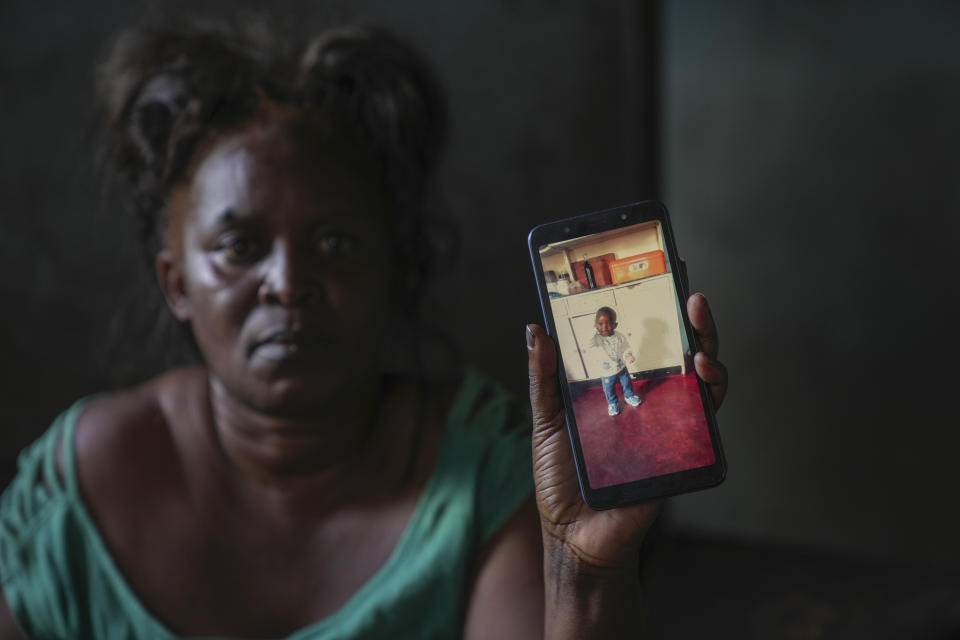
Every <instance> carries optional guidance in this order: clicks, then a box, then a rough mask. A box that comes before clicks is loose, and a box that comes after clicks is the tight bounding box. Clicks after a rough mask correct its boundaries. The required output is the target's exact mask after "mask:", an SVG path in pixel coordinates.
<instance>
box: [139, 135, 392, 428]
mask: <svg viewBox="0 0 960 640" xmlns="http://www.w3.org/2000/svg"><path fill="white" fill-rule="evenodd" d="M358 166H360V163H359V162H343V161H340V162H338V159H337V158H335V157H333V156H332V154H329V153H328V154H326V155H324V154H322V153H319V152H317V151H312V152H311V151H308V150H304V149H302V148H300V145H298V144H297V143H296V142H294V141H291V140H290V138H289V136H287V135H284V134H281V133H268V132H265V131H263V130H253V131H249V132H245V133H240V134H236V135H232V136H227V137H225V138H224V139H222V140H220V141H219V142H218V143H217V144H215V146H214V147H213V148H212V149H211V150H210V151H209V152H208V153H207V154H206V156H204V157H203V158H202V160H201V161H200V163H199V164H198V166H197V168H196V170H195V171H194V172H193V174H192V179H190V180H189V182H188V183H187V184H184V185H183V187H182V189H181V190H180V191H179V192H178V193H176V194H175V196H174V199H173V202H174V204H173V216H172V218H173V221H174V222H173V224H172V228H171V234H170V238H169V242H168V244H169V246H168V248H167V249H166V250H165V251H163V252H162V253H161V256H160V257H159V258H158V271H159V273H160V277H161V281H162V282H163V284H164V288H165V290H166V291H167V295H168V299H169V301H170V304H171V307H172V308H173V310H174V313H175V314H176V315H177V316H178V317H179V318H180V319H181V320H184V321H187V322H189V323H190V326H191V328H192V330H193V334H194V336H195V338H196V341H197V344H198V346H199V347H200V351H201V353H202V355H203V357H204V359H205V361H206V363H207V365H208V367H209V368H210V369H211V371H212V372H213V374H214V375H215V376H216V377H218V378H219V379H220V380H221V382H222V383H223V385H224V386H225V387H226V389H227V391H228V392H230V393H231V395H233V396H234V397H237V398H239V399H241V400H242V401H243V402H245V403H247V404H249V405H251V406H253V407H255V408H257V409H259V410H262V411H266V412H268V413H274V414H278V415H286V414H289V415H299V414H302V413H304V412H307V413H309V412H310V411H311V410H312V409H315V408H318V407H320V406H322V404H323V403H324V402H326V401H328V400H329V399H330V398H337V397H345V398H346V397H355V395H356V394H355V393H346V394H345V393H344V392H345V391H349V390H354V391H356V390H358V389H362V388H370V386H369V384H368V381H369V380H370V378H371V377H372V376H375V375H376V374H377V366H378V358H379V354H380V343H381V340H382V339H383V334H384V329H385V326H386V317H387V315H388V312H389V307H390V299H391V291H392V289H393V278H392V277H391V275H390V274H391V270H390V249H389V243H388V240H387V232H386V226H385V224H384V220H385V216H386V208H387V206H386V204H385V201H384V199H383V198H382V197H381V195H380V193H379V190H378V189H377V188H376V185H375V182H374V181H373V179H372V178H371V177H369V176H371V175H372V172H371V171H363V170H360V169H357V168H355V167H358ZM165 265H166V266H165Z"/></svg>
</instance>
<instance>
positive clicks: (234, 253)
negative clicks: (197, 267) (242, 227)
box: [217, 236, 257, 262]
mask: <svg viewBox="0 0 960 640" xmlns="http://www.w3.org/2000/svg"><path fill="white" fill-rule="evenodd" d="M217 249H218V250H220V251H221V252H223V254H224V255H226V257H227V259H228V260H230V261H232V262H248V261H250V260H252V259H253V258H254V257H255V256H256V255H257V243H256V242H255V241H254V240H252V239H250V238H245V237H242V236H240V237H227V238H224V239H223V240H222V241H221V242H220V244H219V245H218V246H217Z"/></svg>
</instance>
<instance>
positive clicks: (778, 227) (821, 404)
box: [663, 1, 960, 569]
mask: <svg viewBox="0 0 960 640" xmlns="http://www.w3.org/2000/svg"><path fill="white" fill-rule="evenodd" d="M665 7H666V9H665V14H666V15H665V25H666V27H665V32H664V35H665V42H666V45H665V61H666V66H665V72H664V77H665V79H666V81H665V85H664V105H665V106H664V114H665V120H664V132H665V141H664V156H663V160H664V173H665V175H666V177H667V180H666V184H665V196H664V197H665V198H666V201H667V202H668V203H669V204H670V206H671V207H672V210H673V211H674V213H675V215H676V226H677V237H678V239H679V243H680V251H681V252H682V253H685V254H686V256H687V259H688V260H689V263H690V264H689V268H690V273H691V276H690V277H691V281H692V285H693V286H694V287H695V288H699V289H702V290H703V291H704V292H706V293H707V294H708V296H709V297H710V299H711V302H712V303H713V308H714V310H715V312H716V314H717V316H718V318H719V322H720V326H721V329H722V337H721V341H722V346H721V355H722V356H723V359H724V360H725V361H726V363H727V364H728V365H729V367H730V369H731V371H732V374H731V377H732V382H731V385H732V386H731V392H730V397H729V402H728V404H727V406H725V407H724V408H723V411H722V412H721V415H720V426H721V430H722V432H723V436H724V439H725V444H726V447H727V453H728V456H729V465H730V474H729V479H728V482H727V483H726V485H725V486H724V487H723V488H721V489H720V490H718V491H711V492H706V493H703V494H700V495H696V496H689V497H684V498H681V499H679V500H676V501H675V502H674V504H673V511H672V512H671V513H670V516H671V517H672V522H673V523H674V525H675V526H678V527H687V526H691V527H702V528H703V529H706V530H710V531H713V532H717V531H724V532H727V533H729V534H733V535H737V536H744V537H748V538H754V539H757V538H759V539H765V540H768V541H770V540H776V541H779V542H781V543H794V544H801V545H809V546H816V547H822V548H829V549H835V550H842V551H846V552H851V553H855V554H864V555H866V556H872V557H883V558H885V559H890V560H895V561H896V562H902V563H916V564H922V565H925V566H937V567H952V568H954V569H956V568H958V567H960V546H958V545H957V544H956V541H957V540H958V539H960V509H958V508H957V507H958V504H960V482H958V481H957V475H956V469H957V452H958V450H960V429H958V425H960V412H958V410H957V405H956V401H955V398H956V397H957V392H956V377H955V371H956V367H955V364H954V362H955V358H956V353H957V347H956V334H957V332H956V315H955V314H956V312H955V311H953V310H952V309H954V308H955V307H956V304H954V299H955V297H956V296H957V292H958V286H957V285H958V275H960V269H958V266H957V263H956V255H957V252H956V242H957V240H958V230H960V215H958V214H960V186H958V185H960V156H958V150H960V120H958V118H957V114H958V113H960V38H958V34H960V7H958V5H956V4H955V3H933V2H918V3H911V2H899V3H889V2H888V3H883V2H881V3H823V2H817V3H788V2H774V3H769V2H753V3H748V2H737V3H711V2H707V1H696V2H677V3H667V4H666V5H665Z"/></svg>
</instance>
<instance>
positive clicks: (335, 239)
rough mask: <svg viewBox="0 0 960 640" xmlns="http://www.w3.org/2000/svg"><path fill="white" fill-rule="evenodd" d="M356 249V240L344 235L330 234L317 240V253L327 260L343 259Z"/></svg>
mask: <svg viewBox="0 0 960 640" xmlns="http://www.w3.org/2000/svg"><path fill="white" fill-rule="evenodd" d="M356 248H357V240H356V238H353V237H351V236H348V235H344V234H342V233H329V234H326V235H322V236H320V237H319V238H318V239H317V251H318V252H319V253H320V254H321V255H323V256H324V257H327V258H342V257H344V256H346V255H348V254H350V253H352V252H353V251H355V250H356Z"/></svg>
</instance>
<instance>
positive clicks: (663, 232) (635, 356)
mask: <svg viewBox="0 0 960 640" xmlns="http://www.w3.org/2000/svg"><path fill="white" fill-rule="evenodd" d="M528 244H529V247H530V258H531V260H532V261H533V270H534V273H535V275H536V279H537V289H538V291H539V293H540V304H541V306H542V307H543V316H544V319H545V321H546V327H547V332H548V333H549V334H550V336H551V337H552V338H553V339H554V341H555V342H556V344H557V352H558V355H559V362H558V364H559V367H558V373H559V378H560V387H561V390H562V393H563V401H564V406H565V410H566V420H567V429H568V431H569V433H570V443H571V445H572V447H573V453H574V458H575V460H576V465H577V474H578V476H579V479H580V490H581V492H582V494H583V499H584V502H586V503H587V505H588V506H590V507H592V508H594V509H609V508H612V507H617V506H621V505H625V504H630V503H634V502H640V501H643V500H649V499H651V498H656V497H663V496H668V495H674V494H678V493H685V492H689V491H696V490H698V489H705V488H707V487H712V486H715V485H717V484H719V483H720V482H722V481H723V479H724V477H725V475H726V462H725V460H724V456H723V449H722V447H721V445H720V437H719V434H718V431H717V421H716V417H715V415H714V410H713V401H712V399H711V397H710V394H709V390H708V389H707V385H706V383H704V382H703V380H701V379H700V378H699V376H697V374H696V371H694V367H693V355H694V354H695V353H696V352H697V351H698V350H699V346H698V342H697V337H696V334H695V333H694V331H693V328H692V327H691V325H690V320H689V318H687V307H686V300H687V297H688V295H689V294H688V293H687V291H686V287H685V285H684V283H683V282H681V278H680V277H679V269H678V262H677V250H676V244H675V243H674V238H673V230H672V229H671V227H670V219H669V216H668V214H667V209H666V207H664V206H663V205H662V204H661V203H659V202H655V201H646V202H638V203H636V204H630V205H625V206H622V207H616V208H613V209H606V210H604V211H597V212H594V213H588V214H585V215H581V216H577V217H574V218H568V219H565V220H558V221H556V222H550V223H548V224H543V225H540V226H538V227H535V228H534V229H533V230H532V231H531V232H530V235H529V237H528Z"/></svg>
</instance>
